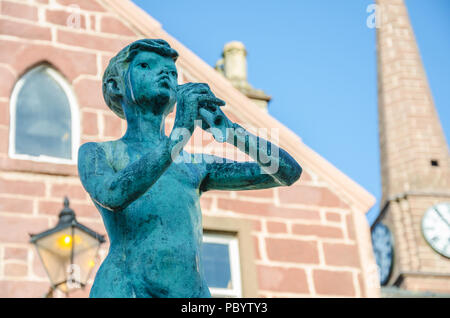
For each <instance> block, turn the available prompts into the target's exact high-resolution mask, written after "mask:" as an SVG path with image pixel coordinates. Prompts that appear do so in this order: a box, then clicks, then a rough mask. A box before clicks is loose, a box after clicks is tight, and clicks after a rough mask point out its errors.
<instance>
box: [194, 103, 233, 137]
mask: <svg viewBox="0 0 450 318" xmlns="http://www.w3.org/2000/svg"><path fill="white" fill-rule="evenodd" d="M224 105H225V103H223V104H222V105H218V104H215V103H211V102H205V103H203V104H202V105H201V108H200V110H199V117H200V118H199V119H200V120H201V121H202V128H203V129H205V130H206V129H208V128H210V129H211V133H212V135H213V137H214V139H215V140H216V141H218V142H225V141H226V133H227V131H226V129H227V127H226V125H225V124H224V122H225V120H224V117H223V116H224V115H223V113H222V111H221V110H220V108H219V107H222V106H224Z"/></svg>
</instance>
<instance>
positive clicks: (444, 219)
mask: <svg viewBox="0 0 450 318" xmlns="http://www.w3.org/2000/svg"><path fill="white" fill-rule="evenodd" d="M433 209H434V210H435V211H436V213H437V214H438V215H439V217H440V218H441V219H442V220H443V221H444V222H445V224H447V226H448V227H449V228H450V223H448V221H447V219H446V218H444V217H443V216H442V214H441V212H439V210H438V209H436V208H435V207H433Z"/></svg>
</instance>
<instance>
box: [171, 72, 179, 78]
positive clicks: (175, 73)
mask: <svg viewBox="0 0 450 318" xmlns="http://www.w3.org/2000/svg"><path fill="white" fill-rule="evenodd" d="M170 74H172V75H173V76H175V77H178V73H177V72H175V71H172V72H170Z"/></svg>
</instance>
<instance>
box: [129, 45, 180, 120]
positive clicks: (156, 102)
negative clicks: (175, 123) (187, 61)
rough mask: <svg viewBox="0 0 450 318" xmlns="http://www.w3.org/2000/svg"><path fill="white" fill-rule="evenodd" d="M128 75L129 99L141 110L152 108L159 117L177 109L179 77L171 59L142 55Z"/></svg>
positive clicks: (153, 54) (135, 59)
mask: <svg viewBox="0 0 450 318" xmlns="http://www.w3.org/2000/svg"><path fill="white" fill-rule="evenodd" d="M127 76H128V78H127V79H126V84H127V93H128V95H129V98H131V99H132V100H133V99H134V101H135V102H136V103H137V104H138V105H139V106H140V107H142V108H144V109H145V108H146V107H148V110H149V111H151V112H153V113H155V114H168V113H170V112H171V111H172V110H173V107H174V105H175V102H176V98H177V85H178V82H177V77H178V74H177V69H176V67H175V62H174V61H173V60H172V59H171V58H170V57H164V56H161V55H159V54H157V53H155V52H145V51H142V52H139V53H138V54H137V55H136V56H135V57H134V59H133V61H132V62H131V64H130V67H129V70H128V75H127ZM130 86H131V87H130ZM131 88H132V89H131ZM131 92H132V95H131Z"/></svg>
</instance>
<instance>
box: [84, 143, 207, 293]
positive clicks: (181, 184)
mask: <svg viewBox="0 0 450 318" xmlns="http://www.w3.org/2000/svg"><path fill="white" fill-rule="evenodd" d="M114 143H116V144H114ZM117 143H119V144H117ZM104 145H105V144H104ZM108 152H109V153H108ZM105 153H107V158H109V161H110V163H111V165H112V166H113V168H114V169H115V170H121V169H123V168H124V167H126V166H127V165H128V164H130V163H132V162H134V161H135V160H137V159H139V157H140V156H142V155H143V153H140V152H139V150H135V149H132V148H131V147H127V146H126V145H124V144H123V143H121V142H120V141H118V142H111V143H109V145H108V144H106V147H105ZM201 174H202V172H201V167H200V166H199V165H196V164H195V163H184V162H181V163H172V164H171V165H170V166H169V168H167V170H166V171H165V172H164V173H163V174H162V175H161V177H160V178H159V179H158V180H157V181H156V182H155V183H154V184H153V186H151V187H150V188H149V190H147V192H146V193H144V194H143V195H142V196H141V197H139V198H138V199H137V200H136V201H134V202H133V203H131V204H130V205H129V206H128V207H126V208H125V209H124V210H123V211H116V212H111V211H108V210H106V209H104V208H102V207H100V206H97V207H98V208H99V210H100V212H101V214H102V217H103V221H104V223H105V226H106V229H107V231H108V235H109V238H110V244H111V246H110V250H109V253H108V256H107V258H106V259H105V261H104V263H103V264H102V266H101V268H100V270H99V272H98V274H97V276H96V280H95V284H94V287H93V289H92V292H91V295H92V296H96V297H102V295H99V294H96V293H97V291H98V292H100V291H101V292H104V291H105V290H108V289H107V288H106V289H105V288H104V286H102V287H101V288H100V286H98V288H97V286H96V285H107V286H109V285H110V284H111V282H112V281H116V282H117V285H116V286H115V288H118V289H121V291H120V292H123V293H124V294H123V295H118V296H117V297H133V296H135V297H146V296H147V297H188V296H193V297H201V296H208V295H209V292H208V291H207V287H206V283H205V281H204V278H203V271H202V268H201V259H200V252H201V241H202V220H201V210H200V203H199V186H200V182H201ZM122 285H123V286H122ZM119 286H122V287H120V288H119ZM205 288H206V290H205ZM114 292H119V290H116V291H114ZM198 293H200V294H198ZM104 296H105V297H109V296H108V295H104Z"/></svg>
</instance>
